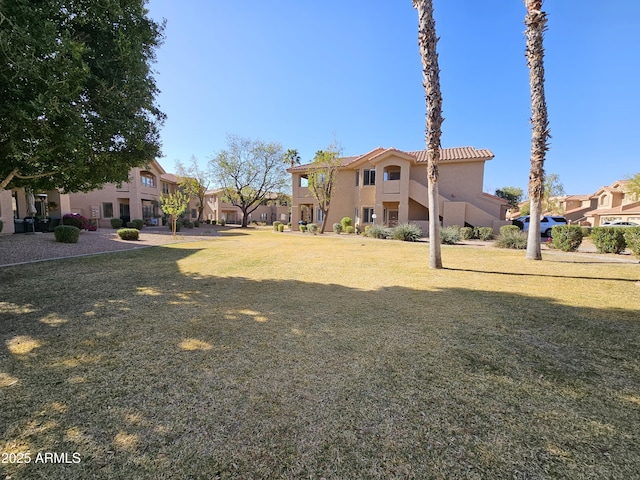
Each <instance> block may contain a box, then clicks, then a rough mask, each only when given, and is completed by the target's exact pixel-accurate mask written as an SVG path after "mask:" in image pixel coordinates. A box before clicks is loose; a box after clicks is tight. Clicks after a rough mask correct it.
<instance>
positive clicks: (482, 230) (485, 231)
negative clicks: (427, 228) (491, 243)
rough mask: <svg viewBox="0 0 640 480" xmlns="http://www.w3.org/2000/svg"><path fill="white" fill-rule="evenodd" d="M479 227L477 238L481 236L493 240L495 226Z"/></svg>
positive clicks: (483, 238) (481, 238)
mask: <svg viewBox="0 0 640 480" xmlns="http://www.w3.org/2000/svg"><path fill="white" fill-rule="evenodd" d="M476 229H477V232H478V234H477V238H479V239H480V240H484V241H487V240H491V239H492V238H493V228H491V227H476ZM476 229H474V233H475V232H476Z"/></svg>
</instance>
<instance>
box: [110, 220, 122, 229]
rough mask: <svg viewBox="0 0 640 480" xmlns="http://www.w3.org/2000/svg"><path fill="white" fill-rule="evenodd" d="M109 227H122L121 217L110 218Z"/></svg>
mask: <svg viewBox="0 0 640 480" xmlns="http://www.w3.org/2000/svg"><path fill="white" fill-rule="evenodd" d="M111 228H115V229H116V230H117V229H118V228H122V219H121V218H112V219H111Z"/></svg>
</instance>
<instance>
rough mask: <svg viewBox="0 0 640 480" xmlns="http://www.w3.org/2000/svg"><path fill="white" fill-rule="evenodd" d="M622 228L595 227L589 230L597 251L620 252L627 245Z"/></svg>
mask: <svg viewBox="0 0 640 480" xmlns="http://www.w3.org/2000/svg"><path fill="white" fill-rule="evenodd" d="M624 230H625V229H624V228H620V227H596V228H594V229H593V230H592V231H591V240H593V244H594V245H595V246H596V249H597V250H598V253H622V252H624V249H625V248H626V247H627V243H626V242H625V239H624Z"/></svg>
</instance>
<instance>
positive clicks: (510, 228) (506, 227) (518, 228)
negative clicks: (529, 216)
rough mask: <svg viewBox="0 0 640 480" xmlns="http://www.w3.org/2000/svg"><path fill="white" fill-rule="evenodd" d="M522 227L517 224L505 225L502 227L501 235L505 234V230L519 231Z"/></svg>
mask: <svg viewBox="0 0 640 480" xmlns="http://www.w3.org/2000/svg"><path fill="white" fill-rule="evenodd" d="M519 231H520V227H518V226H517V225H503V226H501V227H500V235H504V234H505V232H519Z"/></svg>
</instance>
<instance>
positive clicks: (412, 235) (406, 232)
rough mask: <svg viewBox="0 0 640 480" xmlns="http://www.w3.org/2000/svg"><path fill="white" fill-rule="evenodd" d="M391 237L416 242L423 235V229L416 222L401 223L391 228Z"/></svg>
mask: <svg viewBox="0 0 640 480" xmlns="http://www.w3.org/2000/svg"><path fill="white" fill-rule="evenodd" d="M391 237H392V238H393V239H395V240H402V241H403V242H415V241H417V240H418V239H419V238H421V237H422V229H421V228H420V227H419V226H418V225H416V224H415V223H401V224H399V225H397V226H396V227H394V228H393V229H392V230H391Z"/></svg>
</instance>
